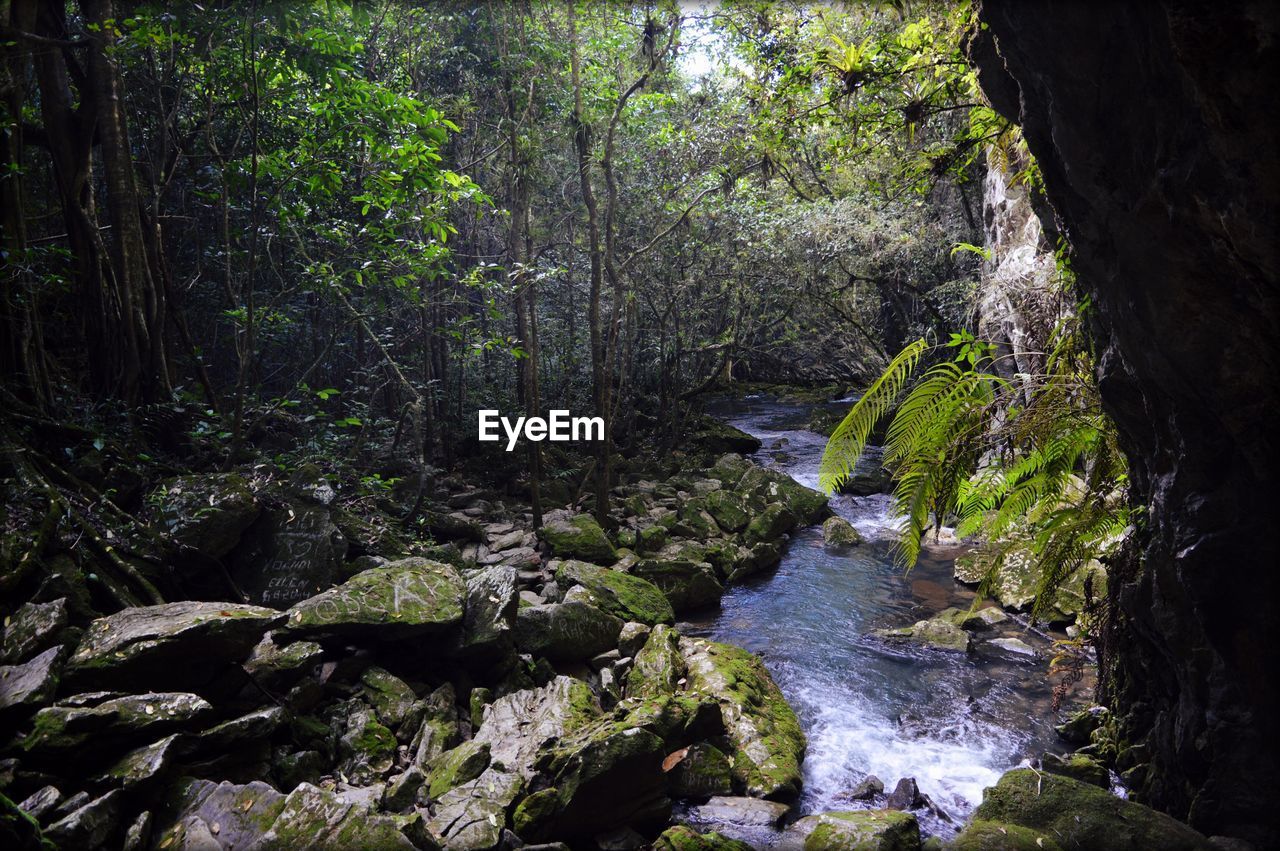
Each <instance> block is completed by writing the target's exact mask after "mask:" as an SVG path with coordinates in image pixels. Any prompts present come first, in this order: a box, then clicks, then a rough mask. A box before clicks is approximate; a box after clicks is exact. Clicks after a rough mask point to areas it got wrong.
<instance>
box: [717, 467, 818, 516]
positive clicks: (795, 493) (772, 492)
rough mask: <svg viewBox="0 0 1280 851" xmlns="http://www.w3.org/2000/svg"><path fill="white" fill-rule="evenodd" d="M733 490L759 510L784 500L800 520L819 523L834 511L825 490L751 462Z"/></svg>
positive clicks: (784, 503) (749, 504)
mask: <svg viewBox="0 0 1280 851" xmlns="http://www.w3.org/2000/svg"><path fill="white" fill-rule="evenodd" d="M734 490H736V491H737V492H738V494H739V495H740V496H742V497H743V499H744V500H745V501H746V503H747V505H748V506H752V505H754V506H756V508H757V510H760V509H763V508H764V506H766V505H769V504H770V503H774V502H781V503H782V504H783V505H785V506H786V507H787V508H788V509H790V510H791V513H792V514H794V515H796V517H797V518H799V520H800V522H801V523H817V522H818V521H820V520H824V519H826V518H827V517H828V516H830V514H831V508H830V507H829V506H828V505H827V497H826V495H825V494H822V493H819V492H818V491H816V490H814V489H813V488H807V487H805V486H804V485H802V484H800V483H799V482H797V481H796V480H795V479H793V478H791V477H790V476H788V475H786V474H785V473H780V472H778V471H777V470H770V469H767V468H765V467H755V466H752V467H751V468H750V469H748V470H747V471H746V472H745V473H743V475H742V478H741V479H739V480H738V483H737V485H736V486H735V487H734Z"/></svg>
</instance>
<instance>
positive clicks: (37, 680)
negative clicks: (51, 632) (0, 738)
mask: <svg viewBox="0 0 1280 851" xmlns="http://www.w3.org/2000/svg"><path fill="white" fill-rule="evenodd" d="M66 655H67V650H66V648H65V647H50V648H49V649H48V650H46V651H44V652H43V653H41V654H40V655H39V656H36V657H35V658H34V659H32V660H31V661H29V662H24V663H23V664H21V665H0V713H5V712H9V711H11V710H16V709H18V708H20V707H32V706H39V705H41V704H43V703H48V702H49V701H50V700H52V699H53V695H54V693H55V692H56V691H57V690H58V681H59V679H60V677H61V674H62V660H63V658H64V657H65V656H66ZM28 711H30V710H28Z"/></svg>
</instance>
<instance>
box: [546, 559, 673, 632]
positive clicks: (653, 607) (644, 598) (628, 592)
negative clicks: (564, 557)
mask: <svg viewBox="0 0 1280 851" xmlns="http://www.w3.org/2000/svg"><path fill="white" fill-rule="evenodd" d="M556 582H557V583H558V584H559V585H560V587H561V588H568V587H570V586H572V585H581V586H583V587H584V588H586V589H588V590H589V591H591V593H592V595H593V596H594V597H595V599H596V602H597V605H599V606H600V608H602V609H604V610H605V611H607V612H609V613H610V614H612V615H616V616H618V617H620V618H622V619H623V620H625V621H629V622H638V623H643V624H648V625H650V626H652V625H654V624H659V623H673V622H674V621H675V612H674V611H672V609H671V603H670V602H668V600H667V598H666V596H665V595H664V594H663V593H662V590H661V589H660V588H658V586H656V585H654V584H653V583H652V582H650V581H648V580H647V579H643V578H641V577H639V576H632V575H630V574H627V573H623V572H622V571H620V570H610V569H609V568H607V567H597V566H596V565H594V564H587V563H586V562H582V561H565V562H561V564H560V566H559V567H558V568H557V569H556Z"/></svg>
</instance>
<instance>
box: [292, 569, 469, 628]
mask: <svg viewBox="0 0 1280 851" xmlns="http://www.w3.org/2000/svg"><path fill="white" fill-rule="evenodd" d="M465 598H466V586H465V585H464V584H463V581H462V577H460V576H459V575H458V571H457V570H455V569H454V568H453V567H451V566H450V565H447V564H443V563H441V562H438V561H430V560H428V559H425V558H406V559H401V560H400V561H396V562H392V563H391V564H388V565H384V566H382V567H375V568H372V569H370V570H365V571H362V572H361V573H358V574H356V575H355V576H353V577H352V578H351V579H348V580H347V581H346V582H344V583H342V584H341V585H339V586H338V587H336V588H330V589H329V590H328V591H325V592H323V593H321V594H317V595H316V596H314V597H311V598H309V599H307V600H303V601H302V602H301V603H298V604H297V605H295V606H294V607H293V608H292V609H290V610H289V613H288V619H287V621H286V623H285V626H286V628H287V629H288V630H289V631H290V632H291V633H294V634H301V635H338V636H343V635H361V634H364V635H371V636H373V637H375V638H388V639H393V638H407V637H411V636H423V635H431V634H438V633H441V632H444V631H446V630H448V629H450V628H451V627H454V626H457V625H458V624H459V623H461V621H462V618H463V600H464V599H465Z"/></svg>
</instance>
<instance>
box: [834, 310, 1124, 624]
mask: <svg viewBox="0 0 1280 851" xmlns="http://www.w3.org/2000/svg"><path fill="white" fill-rule="evenodd" d="M1078 330H1079V323H1078V322H1077V321H1071V320H1070V319H1069V320H1068V321H1065V322H1062V323H1059V325H1058V327H1056V328H1055V330H1054V334H1053V339H1052V341H1051V342H1052V343H1053V345H1052V346H1051V351H1050V353H1049V355H1048V356H1047V357H1046V359H1045V367H1044V373H1043V374H1042V375H1038V376H1031V377H1027V379H1028V381H1027V386H1030V387H1031V388H1032V389H1031V390H1030V392H1029V393H1028V392H1027V390H1026V389H1025V388H1024V387H1021V386H1013V385H1011V384H1010V383H1009V382H1007V381H1006V380H1004V379H1003V378H1001V377H1000V376H998V375H996V374H995V372H994V369H993V362H992V360H991V352H992V351H993V347H991V346H990V345H989V344H986V343H983V342H981V341H976V340H974V338H973V337H972V335H970V334H968V333H967V332H966V333H961V334H956V335H952V340H951V342H950V343H949V344H948V347H951V348H956V349H959V350H960V355H959V356H958V357H956V358H955V360H954V361H944V362H942V363H938V364H935V365H934V366H932V367H930V368H929V369H928V370H927V371H925V372H924V374H923V375H921V376H919V377H918V378H915V373H916V370H917V368H918V367H919V365H920V362H921V361H922V360H923V359H924V357H925V355H926V354H928V353H929V352H930V351H931V347H930V346H929V345H928V344H927V343H926V341H924V340H917V341H916V342H914V343H911V344H910V345H908V346H907V347H906V348H904V349H903V350H902V352H900V353H899V354H898V356H897V357H895V358H894V359H893V361H892V362H891V363H890V364H889V366H888V367H887V368H886V370H885V372H884V373H883V374H882V375H881V376H880V377H879V378H878V379H877V380H876V381H875V382H874V383H873V384H872V385H871V387H870V388H868V390H867V392H866V393H865V394H864V395H863V396H862V398H860V399H859V400H858V402H857V403H856V404H855V405H854V406H853V408H852V409H851V410H850V411H849V413H848V414H847V415H846V416H845V418H844V420H843V421H841V423H840V425H839V427H837V429H836V430H835V432H834V433H833V434H832V436H831V439H830V440H829V442H828V443H827V447H826V450H825V451H824V453H823V456H822V462H821V464H820V466H819V482H820V484H821V486H822V488H823V489H824V490H826V491H827V492H828V493H831V492H832V491H834V490H836V489H837V488H839V487H840V485H841V484H843V482H844V481H845V480H846V479H847V478H848V476H849V474H850V473H851V472H852V471H853V469H854V466H855V465H856V464H857V461H858V458H859V457H860V456H861V454H862V452H863V451H864V449H865V448H866V445H867V440H868V439H869V437H870V434H871V431H872V430H873V429H874V428H875V426H876V424H877V423H878V422H879V421H880V420H881V419H883V418H884V417H885V416H886V415H887V414H888V413H889V411H891V410H893V409H894V406H895V405H898V407H897V409H896V411H895V413H894V415H893V419H892V421H891V422H890V425H889V428H888V431H887V441H886V445H885V462H886V464H888V465H889V466H890V467H891V468H892V469H893V470H894V482H895V486H894V509H895V512H896V513H897V514H898V515H899V517H900V518H901V519H902V530H901V536H900V538H899V542H898V548H897V549H898V557H899V559H900V560H901V562H902V563H903V564H904V566H905V567H906V568H907V569H910V567H911V566H912V565H914V564H915V562H916V560H917V559H918V558H919V555H920V550H921V547H922V542H923V540H924V537H925V535H926V534H927V533H928V532H929V530H930V529H931V528H934V527H940V526H942V525H943V523H944V522H954V523H955V524H956V534H957V535H958V536H960V537H968V536H973V535H978V536H981V537H983V538H985V539H987V544H986V547H987V548H988V550H989V553H990V555H991V556H992V561H991V570H990V571H989V572H988V576H987V578H986V579H985V580H984V582H983V583H982V585H981V586H980V590H982V591H983V592H985V591H986V590H989V587H990V584H991V582H992V581H994V579H995V577H996V575H997V574H998V573H999V571H1000V568H1001V567H1002V565H1003V564H1004V562H1005V561H1006V559H1007V558H1008V557H1010V555H1011V553H1013V552H1014V551H1021V552H1028V553H1029V554H1030V555H1031V557H1032V558H1033V559H1034V560H1035V562H1036V566H1037V567H1038V569H1039V580H1038V583H1037V596H1036V602H1035V604H1034V606H1033V610H1032V613H1033V616H1036V617H1038V616H1040V615H1041V614H1043V613H1044V612H1045V611H1047V608H1048V607H1049V606H1050V605H1051V603H1052V601H1053V599H1054V596H1055V593H1056V591H1057V589H1058V588H1059V587H1061V585H1062V583H1063V582H1064V581H1066V580H1067V579H1068V578H1069V577H1071V576H1072V575H1073V574H1074V573H1075V572H1076V571H1077V570H1079V569H1080V568H1081V567H1082V566H1084V565H1086V564H1088V563H1090V562H1092V561H1093V560H1095V559H1097V558H1098V557H1099V556H1102V555H1104V554H1105V552H1107V551H1108V550H1109V548H1110V547H1112V546H1114V544H1115V543H1116V542H1117V541H1118V540H1119V538H1120V537H1121V535H1122V534H1123V532H1124V530H1125V529H1126V528H1127V527H1128V525H1129V523H1130V520H1131V518H1130V515H1129V512H1128V509H1127V508H1126V506H1125V494H1126V486H1127V477H1126V470H1125V465H1124V459H1123V456H1122V455H1121V454H1120V452H1119V449H1118V446H1117V445H1116V438H1115V432H1114V429H1113V428H1112V426H1111V424H1110V421H1109V420H1108V419H1107V418H1106V416H1105V415H1104V414H1103V413H1102V411H1101V407H1100V405H1099V402H1098V398H1097V389H1096V387H1095V386H1094V384H1093V380H1092V368H1091V363H1090V358H1089V354H1088V351H1087V350H1086V349H1085V347H1084V346H1083V345H1082V344H1081V338H1080V336H1079V333H1078ZM913 378H914V379H915V382H914V385H912V386H910V389H909V390H907V388H908V386H909V385H910V384H911V382H912V380H913ZM904 392H905V398H904ZM1024 394H1025V396H1026V398H1024ZM899 400H901V402H900V404H899Z"/></svg>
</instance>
